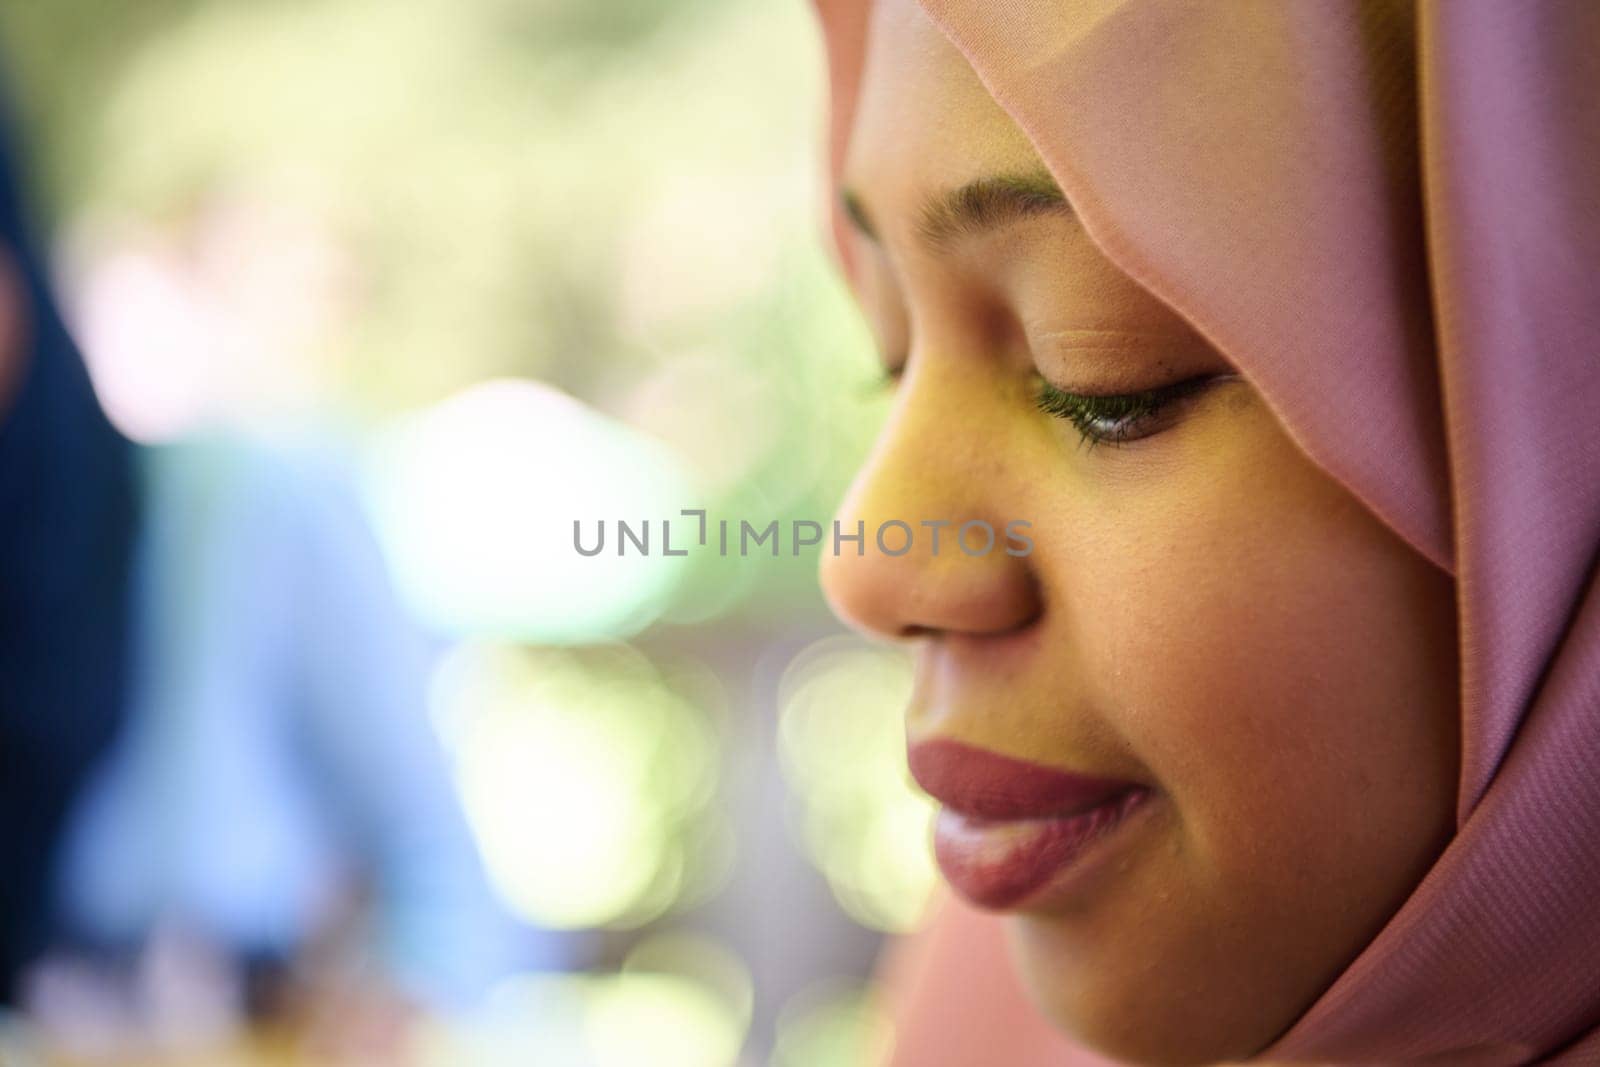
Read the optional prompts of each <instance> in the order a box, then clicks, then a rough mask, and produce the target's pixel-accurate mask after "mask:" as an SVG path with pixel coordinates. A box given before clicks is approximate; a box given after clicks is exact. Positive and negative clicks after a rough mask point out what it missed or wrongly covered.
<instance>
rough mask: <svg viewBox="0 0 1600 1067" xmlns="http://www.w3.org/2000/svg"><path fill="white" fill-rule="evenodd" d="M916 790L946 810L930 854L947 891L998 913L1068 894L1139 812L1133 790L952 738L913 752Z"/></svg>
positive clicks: (1140, 801) (1137, 788) (1145, 792)
mask: <svg viewBox="0 0 1600 1067" xmlns="http://www.w3.org/2000/svg"><path fill="white" fill-rule="evenodd" d="M907 755H908V762H909V764H910V767H911V775H912V777H913V778H915V779H916V781H917V784H918V785H920V786H921V787H922V788H923V789H924V790H926V791H927V792H928V793H929V794H930V795H932V796H933V797H934V798H935V799H936V800H939V801H940V802H941V803H942V804H944V806H945V807H944V810H943V811H941V812H940V813H939V817H938V819H937V820H936V822H935V824H934V854H935V857H936V858H937V860H938V862H939V868H940V870H942V871H943V872H944V876H945V878H946V879H947V880H948V881H949V882H950V884H951V886H952V887H953V888H954V889H955V890H956V891H957V892H958V893H960V894H961V895H962V896H964V897H966V898H967V899H968V900H969V901H971V902H972V903H973V904H975V905H977V906H979V907H982V908H988V909H993V910H1002V909H1010V908H1017V907H1021V906H1026V905H1029V904H1033V903H1040V902H1042V899H1043V898H1044V897H1047V896H1048V897H1054V896H1057V895H1060V894H1063V893H1066V892H1068V891H1069V890H1070V889H1071V886H1072V884H1073V883H1076V882H1077V881H1079V877H1078V876H1079V875H1080V874H1082V873H1085V872H1086V869H1087V868H1088V867H1090V866H1093V863H1092V860H1093V858H1094V856H1095V855H1096V854H1097V853H1099V852H1101V851H1102V849H1100V848H1098V847H1097V846H1098V845H1099V844H1100V843H1101V842H1102V841H1103V840H1104V839H1105V838H1107V837H1108V836H1110V835H1111V834H1112V832H1113V831H1115V830H1116V829H1117V828H1118V827H1120V826H1122V825H1123V823H1124V822H1126V821H1127V820H1128V818H1129V816H1131V815H1133V814H1134V813H1135V812H1136V811H1138V810H1139V809H1141V808H1142V807H1143V805H1144V803H1145V801H1146V800H1147V799H1148V798H1149V796H1150V790H1149V789H1148V788H1147V787H1145V786H1142V785H1140V784H1139V783H1137V782H1130V781H1126V780H1123V779H1114V778H1098V777H1090V776H1087V775H1080V774H1073V773H1071V772H1068V771H1061V770H1057V769H1055V768H1052V767H1045V766H1041V765H1040V764H1037V763H1030V762H1028V761H1026V760H1019V759H1015V758H1013V757H1010V756H1002V755H1000V754H999V753H995V752H989V751H986V750H984V749H981V748H976V747H974V746H972V745H968V744H965V743H963V742H960V741H954V740H950V739H946V738H940V739H936V740H929V741H923V742H919V743H918V744H915V745H913V746H911V748H910V750H909V752H908V754H907Z"/></svg>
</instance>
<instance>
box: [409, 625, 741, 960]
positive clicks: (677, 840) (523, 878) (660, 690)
mask: <svg viewBox="0 0 1600 1067" xmlns="http://www.w3.org/2000/svg"><path fill="white" fill-rule="evenodd" d="M434 699H435V704H436V709H437V712H438V715H439V717H440V724H441V729H442V733H443V735H444V736H445V737H446V739H447V742H448V744H449V746H450V748H451V750H452V752H453V754H454V757H455V761H456V768H457V776H458V779H459V782H460V788H461V794H462V798H463V800H464V802H465V804H466V809H467V815H468V818H469V820H470V821H471V823H472V827H473V830H474V831H475V833H476V834H477V837H478V840H479V844H480V846H481V847H482V849H483V852H484V858H485V861H486V863H487V864H488V867H489V872H490V875H491V877H492V879H493V881H494V884H495V886H496V887H497V888H498V890H499V891H500V892H501V893H502V894H503V896H504V898H505V900H506V903H507V904H508V905H509V906H510V907H511V908H512V910H513V911H515V912H516V913H517V914H518V915H521V916H522V917H524V918H526V919H528V920H530V921H533V922H536V923H539V924H541V925H544V926H550V927H563V928H579V927H596V926H636V925H640V924H642V923H644V922H647V921H649V920H651V919H654V918H656V917H657V916H659V915H661V914H662V913H663V912H665V911H667V910H668V909H669V908H671V907H672V906H673V905H674V904H677V903H679V902H680V901H682V900H684V899H686V898H690V897H692V896H693V895H694V894H695V893H696V892H701V891H703V890H704V888H705V886H704V884H703V883H704V882H706V881H707V880H711V879H715V878H716V877H718V876H720V875H721V874H722V872H723V871H724V870H725V868H726V864H727V863H728V861H729V857H728V855H727V849H728V848H729V847H730V846H729V844H728V838H727V830H726V825H725V821H724V820H725V816H724V815H722V814H721V813H720V812H717V811H716V810H715V809H713V808H712V806H711V802H712V800H713V799H714V797H715V794H716V788H717V766H718V758H719V744H720V742H719V738H718V734H717V731H716V728H715V723H714V721H713V720H712V718H711V716H710V715H709V714H708V713H707V711H706V710H705V709H703V708H700V707H697V706H695V705H694V704H692V703H690V702H689V701H688V700H686V699H685V698H684V696H683V695H681V694H679V693H677V692H675V691H674V690H673V689H672V688H671V687H670V686H669V685H668V684H667V682H666V681H665V680H664V679H663V678H662V676H661V674H660V673H659V672H658V671H657V670H656V669H655V667H654V666H653V665H652V664H651V663H650V662H649V661H648V660H647V659H645V658H644V657H643V656H642V655H639V654H638V653H636V652H634V651H633V650H631V649H628V648H626V647H625V646H616V647H609V648H597V649H588V650H583V651H576V650H574V651H562V650H554V649H550V650H537V651H535V650H524V649H515V648H511V647H506V646H487V645H470V646H463V647H461V648H459V649H457V650H456V651H454V652H453V653H452V654H451V655H450V656H449V657H448V658H447V660H446V661H445V662H444V663H443V664H442V665H441V667H440V669H439V673H438V677H437V680H436V684H435V694H434ZM697 880H698V881H699V882H700V883H702V884H701V885H699V886H697V885H696V884H695V882H696V881H697Z"/></svg>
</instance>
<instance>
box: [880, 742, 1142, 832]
mask: <svg viewBox="0 0 1600 1067" xmlns="http://www.w3.org/2000/svg"><path fill="white" fill-rule="evenodd" d="M906 755H907V762H908V763H909V764H910V767H911V777H913V778H915V779H916V781H917V784H918V785H920V786H921V787H922V788H923V789H924V790H926V791H927V792H928V793H929V794H930V795H931V796H932V797H933V798H934V799H935V800H937V801H939V802H940V803H941V804H943V805H945V806H946V807H948V808H952V809H954V810H955V811H958V812H960V813H962V814H963V815H968V816H973V817H976V818H979V819H992V820H997V821H999V820H1011V819H1040V818H1049V817H1052V816H1062V815H1075V814H1077V813H1079V812H1084V811H1089V810H1091V809H1093V808H1096V807H1099V806H1100V805H1101V804H1103V803H1105V802H1106V801H1108V800H1110V799H1111V798H1112V797H1115V796H1119V795H1121V794H1123V793H1126V792H1128V791H1129V790H1130V789H1137V788H1139V784H1138V783H1137V782H1130V781H1126V780H1123V779H1117V778H1098V777H1090V776H1088V775H1083V774H1074V773H1072V772H1070V771H1063V770H1058V769H1056V768H1054V767H1046V766H1044V765H1043V764H1039V763H1031V762H1029V761H1027V760H1021V759H1017V758H1015V757H1013V756H1003V755H1001V754H1000V753H998V752H990V751H989V750H987V749H983V748H977V747H976V746H973V745H969V744H967V743H965V742H963V741H956V740H954V739H951V738H942V737H941V738H932V739H929V740H927V741H919V742H917V743H915V744H913V745H911V746H910V748H909V749H908V750H907V753H906Z"/></svg>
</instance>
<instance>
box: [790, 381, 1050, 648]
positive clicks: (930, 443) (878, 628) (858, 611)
mask: <svg viewBox="0 0 1600 1067" xmlns="http://www.w3.org/2000/svg"><path fill="white" fill-rule="evenodd" d="M917 362H918V361H915V360H914V361H913V363H914V364H915V363H917ZM998 396H999V394H998V392H997V390H996V389H995V388H994V386H993V383H987V384H985V383H984V382H982V381H979V380H976V378H975V377H974V375H973V374H971V373H968V374H961V373H958V372H954V371H949V370H946V369H944V368H935V367H930V366H928V365H927V364H926V363H925V362H924V363H923V364H922V366H920V367H914V368H913V369H909V370H908V372H907V374H906V377H905V379H904V380H903V381H902V382H901V384H900V387H899V394H898V395H897V397H896V402H895V406H894V409H893V411H892V412H891V413H890V416H889V421H888V423H887V424H886V425H885V427H884V430H883V432H882V434H881V435H880V436H879V438H878V440H877V442H876V444H875V445H874V447H873V450H872V453H871V455H870V457H869V458H868V460H867V462H866V464H865V465H864V466H863V467H862V469H861V470H860V472H859V473H858V474H857V476H856V479H855V481H854V483H853V484H852V485H851V487H850V490H849V492H848V493H847V494H846V497H845V500H844V502H843V504H842V505H841V506H840V508H839V512H838V514H837V515H836V516H835V519H834V522H835V528H834V531H833V533H834V537H833V539H832V540H831V542H829V543H825V544H824V546H823V547H824V551H823V553H822V565H821V582H822V589H823V593H824V595H825V596H826V597H827V600H828V604H829V607H831V608H832V610H833V612H834V614H835V615H837V616H838V617H839V618H840V619H841V620H843V621H844V622H845V623H847V624H848V625H850V626H852V627H854V628H856V629H858V630H860V631H863V632H865V633H867V634H869V635H873V636H877V637H884V638H910V637H917V636H923V635H929V634H932V635H939V634H951V633H960V634H964V635H968V636H983V635H995V634H1001V633H1006V632H1009V631H1012V630H1016V629H1019V628H1021V627H1024V626H1026V625H1028V624H1029V623H1031V622H1032V621H1033V620H1034V619H1035V618H1036V617H1037V616H1038V615H1039V613H1040V610H1041V606H1042V604H1041V597H1040V593H1039V585H1038V582H1037V580H1036V575H1035V572H1034V568H1033V564H1032V562H1031V549H1032V534H1033V530H1032V527H1031V520H1030V518H1029V516H1028V514H1027V513H1026V508H1025V506H1024V505H1025V502H1026V498H1027V492H1026V486H1023V485H1019V484H1017V479H1016V478H1015V477H1014V476H1013V475H1011V474H1009V473H1008V472H1007V469H1006V468H1007V464H1006V454H1007V453H1006V444H1007V428H1008V426H1010V425H1013V424H1015V422H1016V421H1017V418H1016V413H1015V412H1014V411H1011V410H1010V409H1009V408H1007V407H1005V406H1004V404H1003V403H1000V402H999V401H998V400H997V399H996V398H997V397H998ZM858 533H859V534H860V535H861V538H860V540H859V541H854V540H846V539H845V538H854V537H855V536H856V534H858Z"/></svg>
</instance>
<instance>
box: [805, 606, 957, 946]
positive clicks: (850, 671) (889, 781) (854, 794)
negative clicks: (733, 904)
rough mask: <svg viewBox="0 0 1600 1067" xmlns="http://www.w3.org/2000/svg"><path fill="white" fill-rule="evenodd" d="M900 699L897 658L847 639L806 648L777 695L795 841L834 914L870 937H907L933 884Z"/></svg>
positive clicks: (924, 814) (901, 666) (906, 670)
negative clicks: (795, 814)
mask: <svg viewBox="0 0 1600 1067" xmlns="http://www.w3.org/2000/svg"><path fill="white" fill-rule="evenodd" d="M910 691H911V668H910V662H909V659H908V658H907V656H906V655H905V654H904V653H903V652H901V651H899V650H896V649H889V648H882V647H875V646H870V645H866V644H864V643H862V642H861V641H860V640H858V639H857V638H854V637H849V636H839V637H831V638H826V639H824V640H822V641H818V642H816V643H815V644H813V645H811V646H809V647H808V648H806V649H805V650H804V651H803V652H801V653H800V654H799V655H798V656H796V657H795V658H794V660H793V661H792V662H791V663H790V665H789V667H788V669H787V670H786V671H785V673H784V677H783V680H782V682H781V683H780V686H779V692H780V700H781V701H782V712H781V715H782V718H781V720H780V730H781V734H780V744H781V754H782V756H783V765H784V768H785V770H786V772H787V773H788V775H789V777H790V780H791V782H792V783H793V785H794V790H795V795H796V797H797V799H798V801H799V820H798V823H799V831H800V835H801V837H802V839H803V841H804V843H805V847H806V849H807V851H808V852H809V854H810V855H811V857H812V858H813V860H814V861H815V862H816V864H817V866H818V868H819V869H820V870H821V871H822V873H823V874H824V875H826V876H827V879H828V884H829V886H830V887H831V888H832V889H833V892H834V895H835V896H836V897H837V899H838V901H839V903H840V905H841V906H842V907H843V908H844V909H845V910H846V911H847V912H849V913H850V914H851V915H852V916H853V917H854V918H855V919H856V920H857V921H859V922H861V923H863V924H865V925H867V926H871V927H873V928H875V929H879V930H889V931H903V930H909V929H911V928H913V927H914V926H915V925H916V924H917V922H918V920H919V919H920V918H921V917H922V912H923V909H924V907H925V906H926V904H927V901H928V899H929V895H930V893H931V891H932V889H933V885H934V878H935V873H934V866H933V857H932V848H931V845H930V842H929V836H928V820H929V818H930V817H931V815H932V811H933V805H932V803H931V802H930V801H929V800H928V799H927V798H926V797H925V796H924V795H923V794H921V793H920V792H919V791H917V790H916V789H915V787H914V786H912V785H911V783H910V776H909V774H908V772H907V770H906V757H905V732H904V727H903V725H902V719H901V715H902V712H903V709H904V708H905V704H906V700H907V698H908V697H909V695H910Z"/></svg>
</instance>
